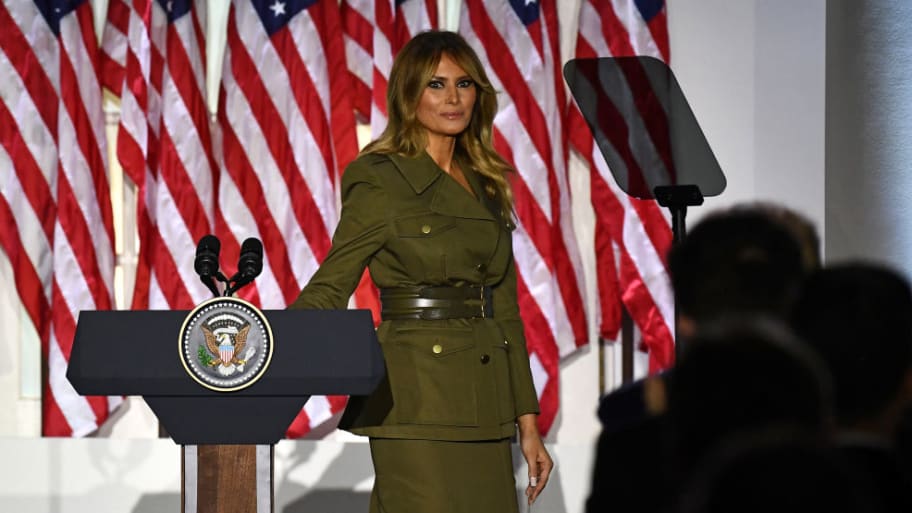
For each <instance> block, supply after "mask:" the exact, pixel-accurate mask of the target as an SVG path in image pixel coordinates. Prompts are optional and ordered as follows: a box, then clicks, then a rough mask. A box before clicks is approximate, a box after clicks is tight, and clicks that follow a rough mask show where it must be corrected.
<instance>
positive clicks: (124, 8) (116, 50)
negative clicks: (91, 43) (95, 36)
mask: <svg viewBox="0 0 912 513" xmlns="http://www.w3.org/2000/svg"><path fill="white" fill-rule="evenodd" d="M129 32H130V0H108V14H107V16H106V17H105V24H104V29H103V32H102V34H103V36H102V38H101V85H103V86H105V87H106V88H108V90H109V91H111V92H113V93H114V94H115V95H117V96H120V88H121V87H122V86H123V79H124V71H125V69H126V64H127V46H128V44H129V42H128V39H127V35H128V34H129Z"/></svg>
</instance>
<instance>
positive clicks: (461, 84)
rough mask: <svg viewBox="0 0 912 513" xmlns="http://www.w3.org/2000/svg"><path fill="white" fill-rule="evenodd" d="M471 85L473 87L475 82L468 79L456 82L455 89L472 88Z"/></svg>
mask: <svg viewBox="0 0 912 513" xmlns="http://www.w3.org/2000/svg"><path fill="white" fill-rule="evenodd" d="M473 85H475V82H473V81H471V80H468V79H466V80H460V81H459V82H456V87H472V86H473Z"/></svg>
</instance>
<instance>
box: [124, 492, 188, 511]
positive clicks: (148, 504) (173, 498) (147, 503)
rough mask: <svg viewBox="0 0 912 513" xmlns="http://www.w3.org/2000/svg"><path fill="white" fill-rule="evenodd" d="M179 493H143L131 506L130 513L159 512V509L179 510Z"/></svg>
mask: <svg viewBox="0 0 912 513" xmlns="http://www.w3.org/2000/svg"><path fill="white" fill-rule="evenodd" d="M180 498H181V497H180V494H179V493H150V494H146V495H143V496H141V497H140V498H139V501H137V503H136V506H134V507H133V509H132V510H130V511H131V513H159V512H161V511H180V509H181V502H180Z"/></svg>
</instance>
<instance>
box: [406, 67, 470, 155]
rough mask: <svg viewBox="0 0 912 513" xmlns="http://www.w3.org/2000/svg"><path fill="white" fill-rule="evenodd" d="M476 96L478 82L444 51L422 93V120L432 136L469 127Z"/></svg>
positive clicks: (420, 114)
mask: <svg viewBox="0 0 912 513" xmlns="http://www.w3.org/2000/svg"><path fill="white" fill-rule="evenodd" d="M475 95H476V91H475V82H474V81H473V80H472V79H471V78H470V77H469V75H468V74H467V73H466V72H465V70H463V69H462V68H460V67H459V65H458V64H456V63H455V62H454V61H453V59H451V58H450V56H449V55H447V54H445V53H444V54H443V55H441V56H440V63H439V64H437V70H436V71H435V72H434V75H433V76H432V77H431V79H430V81H429V82H428V84H427V86H425V88H424V92H422V93H421V99H420V100H419V101H418V111H417V117H418V122H419V123H421V126H423V127H424V128H425V129H426V130H427V131H428V137H429V138H433V137H435V136H436V137H455V136H457V135H459V134H461V133H462V131H463V130H465V129H466V127H467V126H469V121H470V120H471V119H472V108H473V107H474V106H475Z"/></svg>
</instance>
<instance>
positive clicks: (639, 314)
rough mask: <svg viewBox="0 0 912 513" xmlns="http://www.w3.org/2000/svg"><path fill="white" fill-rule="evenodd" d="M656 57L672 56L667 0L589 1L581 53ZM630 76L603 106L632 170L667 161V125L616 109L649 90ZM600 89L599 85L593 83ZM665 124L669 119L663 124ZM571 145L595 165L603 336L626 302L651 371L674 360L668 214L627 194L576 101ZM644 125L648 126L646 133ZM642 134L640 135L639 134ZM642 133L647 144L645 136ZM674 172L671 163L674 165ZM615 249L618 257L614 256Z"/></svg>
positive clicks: (614, 326) (582, 18) (609, 334)
mask: <svg viewBox="0 0 912 513" xmlns="http://www.w3.org/2000/svg"><path fill="white" fill-rule="evenodd" d="M638 55H644V56H650V57H655V58H658V59H661V60H663V61H665V62H668V59H669V45H668V29H667V22H666V16H665V5H664V2H663V1H656V0H584V1H583V2H582V5H581V8H580V15H579V36H578V39H577V45H576V56H577V57H579V58H592V57H626V56H638ZM624 69H625V71H626V74H625V77H624V80H620V81H617V83H616V84H615V85H613V86H612V87H616V86H619V87H620V89H619V90H620V91H622V92H620V93H619V92H617V91H615V90H607V89H606V90H602V91H600V94H599V95H598V97H599V100H600V103H599V107H600V109H604V110H605V111H606V112H609V111H610V112H613V113H614V114H615V116H614V117H613V118H612V119H613V120H614V121H612V127H611V129H610V130H608V131H607V132H606V133H608V136H609V139H610V140H611V142H612V145H613V147H614V148H615V149H616V150H617V151H618V153H619V154H621V155H625V156H627V157H628V159H629V160H628V161H627V162H628V165H627V169H625V170H615V171H618V172H622V173H624V174H625V175H626V176H630V177H631V180H635V179H636V176H634V175H635V174H636V172H637V170H638V169H642V168H643V167H645V165H646V164H647V163H648V162H666V163H667V162H668V160H669V158H668V155H669V151H668V147H667V145H666V144H664V143H663V141H666V140H667V139H666V135H667V129H666V130H665V131H664V134H663V131H662V127H661V123H658V125H657V124H656V123H655V122H654V120H649V119H628V118H625V117H624V116H623V115H621V114H620V113H618V112H617V111H618V110H625V111H628V112H629V111H630V109H616V108H615V106H614V105H613V104H612V99H613V98H618V97H626V98H631V97H632V96H633V95H632V93H631V91H634V90H642V89H643V88H644V87H645V88H648V87H649V85H648V81H647V80H646V79H645V74H644V73H641V72H638V70H637V67H635V66H633V67H625V68H624ZM589 87H591V88H592V89H593V90H597V89H598V88H597V86H596V85H595V84H591V85H590V86H589ZM665 126H666V127H667V125H665ZM569 127H570V134H571V144H572V146H573V147H574V148H575V149H576V150H577V151H578V152H579V154H580V155H581V156H582V157H583V159H584V160H586V161H587V162H588V163H589V166H590V169H591V184H592V185H591V194H592V205H593V207H594V208H595V214H596V240H595V246H596V252H597V253H596V262H597V264H596V268H597V272H598V285H599V303H600V314H601V320H600V323H599V331H600V334H601V336H603V337H605V338H609V339H614V338H616V337H617V333H618V330H619V329H620V305H621V303H622V302H623V305H624V306H625V307H626V309H627V311H628V312H630V316H631V318H632V319H633V321H634V322H635V323H636V325H637V327H638V328H639V330H640V332H641V333H642V337H643V345H644V346H645V348H646V350H647V352H648V354H649V370H650V371H657V370H660V369H664V368H667V367H669V366H670V365H671V364H672V363H673V362H674V299H673V295H672V291H671V284H670V281H669V276H668V272H667V268H666V254H667V253H668V249H669V247H670V246H671V241H672V234H671V228H670V225H669V221H668V218H667V215H666V214H665V213H664V212H663V211H662V210H661V208H660V207H659V206H658V205H657V204H656V202H655V201H653V200H638V199H635V198H631V197H629V196H627V194H625V193H624V192H623V191H622V190H621V189H620V188H619V187H618V186H617V184H616V182H615V180H614V178H613V177H612V174H611V171H610V170H609V169H608V166H607V164H606V163H605V159H604V158H603V157H602V155H601V153H600V152H599V149H598V147H597V146H596V145H595V141H594V140H593V138H592V135H591V132H590V131H589V129H588V127H586V123H585V121H584V120H583V118H582V116H581V114H580V112H579V110H578V109H577V108H576V106H575V105H574V106H573V107H572V108H571V112H570V116H569ZM644 130H645V131H648V134H647V135H644ZM637 134H639V135H637ZM640 135H642V136H643V137H644V138H646V139H649V140H650V141H649V144H639V143H638V142H637V141H640V142H642V138H640ZM668 171H669V172H670V171H671V169H670V167H669V169H668ZM616 255H617V257H616Z"/></svg>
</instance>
